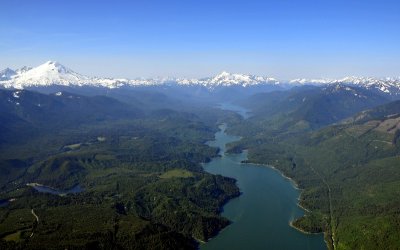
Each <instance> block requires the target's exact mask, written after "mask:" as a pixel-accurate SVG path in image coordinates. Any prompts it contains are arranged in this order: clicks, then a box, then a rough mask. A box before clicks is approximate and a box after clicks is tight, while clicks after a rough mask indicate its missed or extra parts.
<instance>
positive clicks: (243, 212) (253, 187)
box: [200, 105, 327, 250]
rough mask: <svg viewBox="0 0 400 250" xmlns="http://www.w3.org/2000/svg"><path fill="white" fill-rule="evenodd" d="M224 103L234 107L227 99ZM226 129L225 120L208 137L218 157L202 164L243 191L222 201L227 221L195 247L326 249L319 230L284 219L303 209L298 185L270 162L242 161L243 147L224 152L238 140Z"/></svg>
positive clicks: (233, 108) (300, 214)
mask: <svg viewBox="0 0 400 250" xmlns="http://www.w3.org/2000/svg"><path fill="white" fill-rule="evenodd" d="M223 109H229V110H234V111H235V107H234V106H232V105H230V106H228V107H227V106H224V108H223ZM241 113H242V114H243V108H241ZM245 114H248V112H245ZM225 129H226V125H225V124H224V125H221V126H220V131H219V132H217V133H216V134H215V140H214V141H211V142H209V143H208V144H209V145H210V146H213V147H218V148H219V149H220V156H221V157H216V158H214V159H213V160H212V161H210V162H209V163H206V164H204V165H203V167H204V169H205V171H207V172H209V173H212V174H220V175H223V176H227V177H232V178H235V179H236V180H237V185H238V186H239V188H240V190H241V192H242V195H241V196H239V197H238V198H235V199H232V200H231V201H229V202H228V203H227V204H226V205H225V206H224V207H223V210H224V211H223V213H222V216H224V217H226V218H228V219H229V220H231V221H232V224H231V225H229V226H228V227H226V228H225V229H224V230H222V231H221V232H220V233H219V234H218V235H217V236H216V237H214V238H213V239H211V240H209V241H208V242H207V243H205V244H202V245H201V246H200V248H201V249H202V250H209V249H216V250H217V249H218V250H220V249H280V250H282V249H290V250H292V249H327V247H326V244H325V242H324V239H323V234H304V233H301V232H300V231H298V230H296V229H294V228H292V227H291V226H290V225H289V223H290V221H292V220H293V219H295V218H297V217H300V216H302V215H303V214H304V211H303V210H302V209H301V208H300V207H299V206H298V205H297V202H298V198H299V196H300V191H299V190H297V189H296V188H295V187H294V186H293V183H292V182H291V181H290V180H289V179H287V178H285V177H283V176H282V175H281V174H280V173H279V172H278V171H276V170H274V169H273V168H269V167H267V166H260V165H254V164H245V163H241V162H242V161H243V160H246V159H247V152H242V153H240V154H225V151H226V144H228V143H230V142H233V141H237V140H240V137H238V136H232V135H228V134H226V133H225Z"/></svg>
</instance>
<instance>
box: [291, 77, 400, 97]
mask: <svg viewBox="0 0 400 250" xmlns="http://www.w3.org/2000/svg"><path fill="white" fill-rule="evenodd" d="M290 84H294V85H327V84H328V85H337V84H345V85H350V86H358V87H363V88H366V89H370V90H376V91H379V92H383V93H385V94H390V95H400V79H399V78H383V79H380V78H373V77H354V76H351V77H345V78H342V79H295V80H291V81H290Z"/></svg>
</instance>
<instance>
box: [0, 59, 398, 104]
mask: <svg viewBox="0 0 400 250" xmlns="http://www.w3.org/2000/svg"><path fill="white" fill-rule="evenodd" d="M338 84H345V85H349V86H358V87H362V88H365V89H368V90H372V91H376V92H378V93H382V94H385V95H389V96H392V97H394V98H396V96H399V95H400V78H384V79H378V78H371V77H346V78H343V79H295V80H290V81H278V80H277V79H275V78H272V77H264V76H256V75H249V74H232V73H228V72H225V71H224V72H222V73H220V74H218V75H216V76H214V77H208V78H201V79H188V78H173V77H166V78H151V79H144V78H137V79H125V78H120V79H114V78H100V77H89V76H85V75H82V74H79V73H76V72H75V71H73V70H71V69H69V68H67V67H65V66H63V65H61V64H60V63H58V62H54V61H48V62H46V63H44V64H42V65H39V66H38V67H35V68H30V67H23V68H21V69H18V70H15V71H14V70H12V69H9V68H7V69H5V70H3V71H1V72H0V87H3V88H13V89H24V88H38V87H45V88H48V87H54V86H63V87H102V88H107V89H116V88H125V87H163V88H164V87H191V88H193V87H195V88H196V89H191V90H190V92H192V93H193V92H197V93H200V92H201V91H202V90H201V88H203V89H204V90H206V91H208V92H218V91H220V90H221V89H223V90H225V89H226V88H227V87H229V88H230V89H232V88H233V89H236V90H234V92H233V94H237V93H240V91H241V90H242V89H243V88H244V89H247V90H251V91H247V92H249V93H250V94H252V93H256V92H269V91H272V90H279V89H287V88H291V87H294V86H303V85H316V86H325V85H338ZM249 93H247V94H249ZM224 95H230V94H229V93H228V94H227V93H224Z"/></svg>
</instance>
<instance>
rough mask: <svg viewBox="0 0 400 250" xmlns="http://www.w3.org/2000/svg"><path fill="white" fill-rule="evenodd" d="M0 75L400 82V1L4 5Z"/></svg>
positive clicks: (0, 6) (146, 0)
mask: <svg viewBox="0 0 400 250" xmlns="http://www.w3.org/2000/svg"><path fill="white" fill-rule="evenodd" d="M0 31H1V32H0V68H5V67H12V68H18V67H22V66H24V65H29V66H36V65H39V64H41V63H43V62H45V61H47V60H56V61H59V62H60V63H62V64H64V65H66V66H68V67H70V68H72V69H74V70H75V71H77V72H80V73H83V74H87V75H97V76H109V77H129V78H134V77H153V76H185V77H204V76H209V75H213V74H216V73H218V72H220V71H222V70H226V71H231V72H239V73H251V74H257V75H267V76H272V77H277V78H280V79H290V78H297V77H342V76H346V75H357V76H379V77H380V76H400V1H387V0H375V1H370V0H346V1H342V0H335V1H333V0H319V1H317V0H313V1H311V0H301V1H300V0H274V1H267V0H265V1H261V0H257V1H255V0H253V1H252V0H246V1H235V0H230V1H218V0H214V1H209V0H201V1H198V0H197V1H191V0H186V1H184V0H183V1H174V0H170V1H152V0H143V1H118V0H115V1H111V0H110V1H100V0H96V1H93V0H85V1H83V0H68V1H67V0H65V1H61V0H60V1H54V0H52V1H47V0H34V1H32V0H25V1H21V0H12V1H11V0H8V1H6V0H0Z"/></svg>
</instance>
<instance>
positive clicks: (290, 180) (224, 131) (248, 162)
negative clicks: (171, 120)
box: [202, 123, 326, 243]
mask: <svg viewBox="0 0 400 250" xmlns="http://www.w3.org/2000/svg"><path fill="white" fill-rule="evenodd" d="M218 128H219V129H220V130H219V131H217V132H216V133H218V132H223V133H226V129H227V124H226V123H222V124H220V125H218ZM226 134H227V135H230V134H228V133H226ZM230 136H236V137H238V140H240V139H242V137H241V136H237V135H230ZM213 141H215V139H214V140H213ZM210 142H212V141H207V142H206V144H207V145H208V146H210V144H209V143H210ZM225 146H226V145H225ZM219 149H220V148H219ZM243 153H246V154H247V153H248V149H243V150H241V152H240V153H227V152H224V154H223V155H238V154H243ZM223 155H221V154H219V155H218V156H217V157H215V158H218V157H222V156H223ZM211 160H212V159H211ZM246 161H247V162H246ZM241 163H242V164H249V165H254V166H257V167H267V168H270V169H273V170H274V171H276V172H278V173H279V174H280V175H281V177H283V178H284V179H286V180H288V181H289V182H290V183H291V185H292V187H293V188H294V189H296V190H299V191H300V194H299V197H298V199H297V201H298V202H297V203H296V205H297V206H298V207H299V208H300V209H302V210H303V211H305V212H311V211H310V210H309V209H307V208H305V207H304V206H302V205H301V204H300V196H301V192H302V191H303V189H301V188H300V187H299V185H298V184H297V182H296V181H295V180H294V179H292V178H290V177H289V176H286V175H285V174H284V173H283V172H282V171H281V170H279V169H278V168H276V167H274V166H273V165H269V164H262V163H253V162H251V161H248V156H247V155H246V160H243V161H241ZM202 165H203V164H202ZM240 195H241V194H240ZM240 195H239V196H240ZM237 197H238V196H237ZM234 198H236V197H232V198H230V199H228V200H227V201H226V202H224V203H223V204H222V205H221V206H220V208H219V210H220V211H223V207H224V206H225V205H226V204H227V203H228V202H230V201H231V200H232V199H234ZM302 216H304V215H302ZM300 218H301V217H300ZM293 221H294V220H292V221H289V223H288V224H289V226H290V227H292V228H294V229H296V230H297V231H299V232H301V233H303V234H309V235H313V234H315V235H317V234H324V235H325V232H321V233H312V232H307V231H305V230H303V229H301V228H298V227H295V226H294V225H293ZM224 229H225V228H223V229H222V230H221V231H219V232H218V233H217V234H220V233H221V232H222V231H223V230H224ZM324 241H325V240H324ZM207 242H208V240H207ZM325 242H326V241H325ZM204 243H206V242H204Z"/></svg>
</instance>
